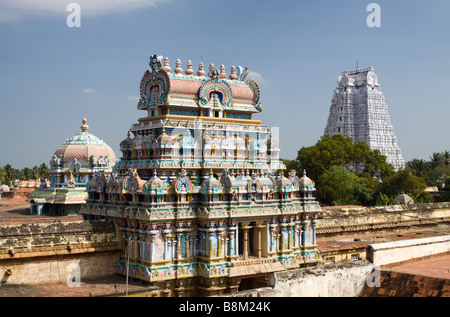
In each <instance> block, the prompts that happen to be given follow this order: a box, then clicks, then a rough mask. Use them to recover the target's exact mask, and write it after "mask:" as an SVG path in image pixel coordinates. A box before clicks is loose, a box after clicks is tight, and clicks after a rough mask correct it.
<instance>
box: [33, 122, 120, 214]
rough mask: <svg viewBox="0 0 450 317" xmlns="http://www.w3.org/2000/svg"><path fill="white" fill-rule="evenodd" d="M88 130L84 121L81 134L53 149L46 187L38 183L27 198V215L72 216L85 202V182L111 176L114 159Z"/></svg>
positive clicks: (108, 150)
mask: <svg viewBox="0 0 450 317" xmlns="http://www.w3.org/2000/svg"><path fill="white" fill-rule="evenodd" d="M88 129H89V126H88V125H87V120H86V118H84V119H83V122H82V125H81V133H78V134H76V135H74V136H73V137H71V138H69V139H67V140H66V141H65V142H64V143H63V144H62V145H61V146H59V147H58V148H57V149H56V151H55V152H54V154H53V156H52V159H51V161H50V171H49V175H50V186H48V184H47V182H46V180H44V179H41V185H40V187H39V188H38V189H36V190H35V191H34V192H32V193H31V194H30V199H29V201H30V212H31V214H38V215H40V214H43V213H48V214H58V215H65V214H76V213H78V212H79V210H80V207H81V205H82V204H84V203H86V198H88V193H87V192H86V185H87V184H88V182H90V181H91V180H92V179H93V178H94V176H95V175H97V174H101V175H104V176H105V177H109V176H110V175H111V172H112V169H113V166H114V164H115V162H116V155H115V153H114V151H113V150H112V149H111V147H109V145H107V144H106V143H105V142H103V140H100V139H99V138H98V137H96V136H95V135H93V134H92V133H89V132H88Z"/></svg>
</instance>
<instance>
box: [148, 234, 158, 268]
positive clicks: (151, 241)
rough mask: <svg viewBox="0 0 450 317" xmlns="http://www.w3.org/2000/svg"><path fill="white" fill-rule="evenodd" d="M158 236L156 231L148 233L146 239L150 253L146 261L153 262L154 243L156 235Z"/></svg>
mask: <svg viewBox="0 0 450 317" xmlns="http://www.w3.org/2000/svg"><path fill="white" fill-rule="evenodd" d="M157 234H158V231H157V230H151V231H149V232H148V238H149V242H150V252H149V255H148V260H149V261H153V260H154V259H155V241H156V235H157Z"/></svg>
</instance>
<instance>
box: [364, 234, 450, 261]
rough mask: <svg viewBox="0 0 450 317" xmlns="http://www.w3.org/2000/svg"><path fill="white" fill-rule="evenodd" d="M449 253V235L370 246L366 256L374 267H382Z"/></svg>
mask: <svg viewBox="0 0 450 317" xmlns="http://www.w3.org/2000/svg"><path fill="white" fill-rule="evenodd" d="M449 251H450V235H448V236H439V237H431V238H422V239H411V240H401V241H393V242H385V243H375V244H370V245H368V246H367V254H366V256H367V259H368V260H369V261H370V262H371V263H373V264H374V265H375V266H382V265H386V264H393V263H399V262H403V261H408V260H411V259H416V258H422V257H426V256H430V255H434V254H439V253H445V252H449Z"/></svg>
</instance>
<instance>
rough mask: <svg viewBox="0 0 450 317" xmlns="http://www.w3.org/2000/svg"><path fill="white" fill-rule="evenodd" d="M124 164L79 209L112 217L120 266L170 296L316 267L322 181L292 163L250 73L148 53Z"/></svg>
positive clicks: (228, 288)
mask: <svg viewBox="0 0 450 317" xmlns="http://www.w3.org/2000/svg"><path fill="white" fill-rule="evenodd" d="M149 64H150V68H151V69H150V70H147V71H146V72H145V73H144V75H143V77H142V79H141V83H140V95H141V98H140V101H139V103H138V109H140V110H143V111H145V112H146V113H147V116H146V117H143V118H140V119H139V122H138V123H136V124H133V125H132V127H131V129H130V131H129V132H128V136H127V138H126V139H125V140H123V141H122V142H121V144H120V149H121V152H122V158H121V160H120V162H118V163H117V165H116V168H117V171H118V173H113V174H112V175H111V177H107V176H106V175H97V176H96V177H95V178H94V179H93V180H92V181H91V182H90V183H89V185H88V192H89V199H88V200H87V203H86V204H85V205H84V206H83V207H82V211H81V213H82V214H83V215H84V216H85V217H86V218H87V219H89V218H90V217H107V218H114V219H115V222H116V223H117V225H118V230H119V231H120V234H121V243H122V249H123V254H122V258H121V260H120V261H119V263H118V273H120V274H123V275H127V276H129V277H133V278H137V279H141V280H144V281H147V282H150V283H152V284H153V285H155V286H158V288H159V289H160V290H161V293H163V294H172V295H175V296H194V295H200V296H209V295H220V294H224V293H234V292H236V291H237V290H238V289H239V290H242V289H246V288H250V287H251V285H253V286H255V285H266V286H267V285H268V284H267V283H268V278H269V275H270V274H271V273H273V272H276V271H280V270H285V269H290V268H298V267H301V266H306V265H312V264H316V263H318V261H319V256H318V249H317V244H316V234H315V231H316V229H315V228H316V222H317V217H318V213H319V212H320V210H321V209H320V206H319V203H318V202H317V201H315V198H314V197H313V195H312V194H313V192H314V191H315V188H314V182H313V181H312V180H311V179H309V178H308V177H307V176H306V173H305V174H304V175H303V176H301V177H299V176H296V175H295V171H291V172H290V174H289V177H288V178H287V177H284V176H283V173H282V171H283V170H284V169H285V168H286V167H285V166H284V164H283V163H282V161H281V160H280V158H279V156H278V154H279V150H280V149H279V143H278V142H277V141H276V140H275V139H274V138H273V137H272V134H271V131H270V130H269V129H268V128H267V127H266V126H263V125H261V121H259V120H254V119H253V118H252V116H253V115H254V114H257V113H259V112H261V111H262V106H261V104H260V89H259V85H258V83H257V82H256V81H254V80H252V79H246V74H247V73H248V70H245V69H243V68H235V67H234V66H233V67H232V68H231V74H230V76H229V78H227V75H226V74H225V68H224V67H223V66H221V67H220V68H219V69H216V68H215V67H214V65H212V64H211V66H210V68H209V73H208V75H207V76H205V71H204V69H203V68H204V67H203V64H202V63H200V65H199V69H198V71H197V76H195V75H194V70H193V69H192V63H191V62H190V61H189V62H188V63H187V69H186V71H185V73H184V74H183V69H182V68H181V62H180V61H179V60H178V61H177V62H176V68H175V69H174V72H171V68H170V66H169V61H168V59H167V58H166V59H165V60H164V65H163V61H162V60H161V59H160V58H159V57H158V56H156V55H154V56H152V57H151V58H150V63H149Z"/></svg>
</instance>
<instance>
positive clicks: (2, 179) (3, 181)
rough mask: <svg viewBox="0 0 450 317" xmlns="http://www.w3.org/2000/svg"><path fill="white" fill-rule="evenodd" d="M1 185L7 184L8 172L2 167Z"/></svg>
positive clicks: (0, 168) (0, 174)
mask: <svg viewBox="0 0 450 317" xmlns="http://www.w3.org/2000/svg"><path fill="white" fill-rule="evenodd" d="M0 184H6V171H5V169H4V168H3V167H0Z"/></svg>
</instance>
